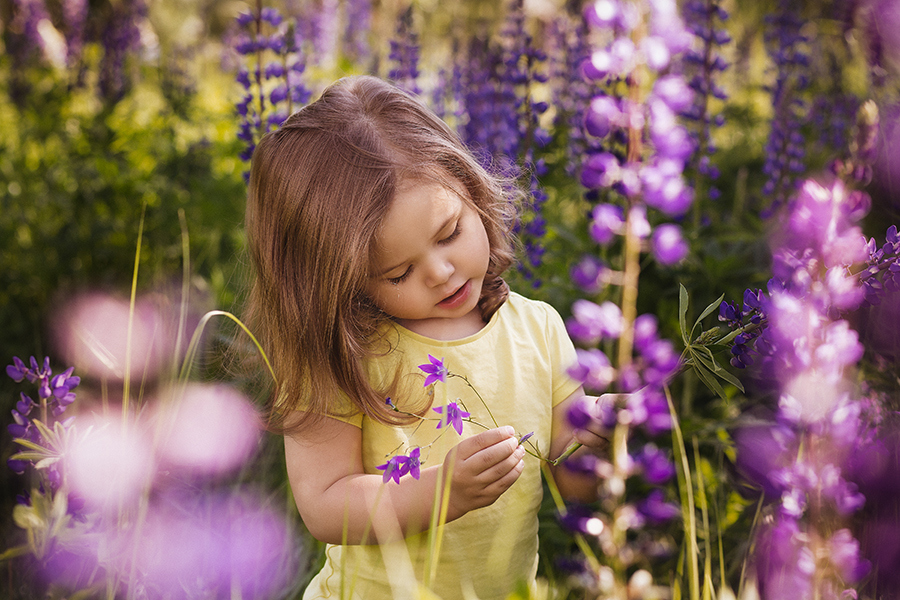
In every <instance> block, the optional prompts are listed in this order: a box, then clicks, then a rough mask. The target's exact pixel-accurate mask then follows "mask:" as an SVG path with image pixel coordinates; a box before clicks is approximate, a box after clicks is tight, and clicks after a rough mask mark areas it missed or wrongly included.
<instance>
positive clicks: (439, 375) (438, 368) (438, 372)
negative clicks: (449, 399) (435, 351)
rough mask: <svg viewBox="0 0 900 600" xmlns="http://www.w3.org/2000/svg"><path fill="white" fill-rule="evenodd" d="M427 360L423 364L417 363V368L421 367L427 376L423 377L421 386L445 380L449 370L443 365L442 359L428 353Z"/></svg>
mask: <svg viewBox="0 0 900 600" xmlns="http://www.w3.org/2000/svg"><path fill="white" fill-rule="evenodd" d="M428 360H429V361H430V362H427V363H425V364H424V365H419V368H420V369H422V371H424V372H425V373H428V376H427V377H426V378H425V385H424V386H423V387H428V386H429V385H431V384H432V383H434V382H435V381H440V382H442V383H444V382H446V381H447V375H449V373H450V372H449V371H448V370H447V367H445V366H444V359H440V360H438V359H437V358H435V357H433V356H432V355H430V354H429V355H428Z"/></svg>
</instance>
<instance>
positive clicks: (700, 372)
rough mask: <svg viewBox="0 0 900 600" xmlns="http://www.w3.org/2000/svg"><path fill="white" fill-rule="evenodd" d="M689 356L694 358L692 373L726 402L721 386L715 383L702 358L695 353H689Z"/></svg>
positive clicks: (713, 375) (726, 397)
mask: <svg viewBox="0 0 900 600" xmlns="http://www.w3.org/2000/svg"><path fill="white" fill-rule="evenodd" d="M691 356H692V357H693V358H694V364H693V367H694V372H695V373H696V374H697V377H699V378H700V380H701V381H703V383H705V384H706V387H708V388H709V389H711V390H712V391H714V392H715V393H716V394H717V395H718V396H719V397H720V398H722V400H727V399H728V396H727V395H726V394H725V390H724V389H722V386H721V385H719V382H718V381H716V376H715V374H714V373H713V372H712V369H711V368H710V367H709V366H707V363H706V362H705V361H704V358H703V357H701V356H700V355H699V354H697V353H696V352H693V351H692V352H691Z"/></svg>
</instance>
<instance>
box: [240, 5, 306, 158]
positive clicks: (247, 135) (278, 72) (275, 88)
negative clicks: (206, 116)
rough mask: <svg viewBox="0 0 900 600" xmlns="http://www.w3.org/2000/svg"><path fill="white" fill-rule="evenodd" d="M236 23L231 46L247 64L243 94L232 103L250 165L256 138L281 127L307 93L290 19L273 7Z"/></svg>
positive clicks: (302, 62)
mask: <svg viewBox="0 0 900 600" xmlns="http://www.w3.org/2000/svg"><path fill="white" fill-rule="evenodd" d="M237 24H238V26H239V27H240V33H239V35H238V36H237V38H236V41H235V46H234V48H235V50H236V51H237V53H238V54H239V55H241V56H243V57H245V60H246V61H247V64H245V65H243V66H242V67H241V68H240V70H239V71H238V74H237V81H238V83H240V85H241V87H242V88H243V90H244V93H243V96H242V98H241V100H240V101H239V102H238V103H237V105H236V109H237V113H238V115H239V116H240V117H241V122H240V133H239V134H238V137H239V138H240V139H241V140H242V141H243V142H244V143H245V144H246V146H245V149H244V152H243V153H241V158H242V159H243V160H245V161H249V160H250V157H251V156H252V155H253V150H254V149H255V148H256V144H257V143H258V142H259V139H260V138H261V137H262V136H263V135H265V134H266V133H267V132H269V131H271V130H273V129H275V128H277V127H279V126H280V125H281V124H282V123H283V122H284V120H285V119H287V117H288V116H289V115H290V114H291V113H292V112H293V110H294V106H295V105H302V104H304V103H306V102H308V101H309V98H310V95H311V91H310V90H309V89H308V88H307V87H306V85H305V83H304V82H303V77H302V76H303V73H304V71H305V70H306V59H305V55H304V53H303V52H302V47H301V46H302V38H301V37H300V36H299V34H298V30H297V26H296V24H295V23H294V22H293V21H288V20H285V18H284V17H283V16H282V15H281V13H279V12H278V11H277V10H276V9H274V8H261V9H260V10H259V11H258V12H244V13H241V14H240V15H238V17H237Z"/></svg>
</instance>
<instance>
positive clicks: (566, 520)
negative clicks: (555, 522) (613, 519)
mask: <svg viewBox="0 0 900 600" xmlns="http://www.w3.org/2000/svg"><path fill="white" fill-rule="evenodd" d="M559 521H560V523H561V524H562V526H563V527H565V528H566V529H568V530H569V531H573V532H577V533H581V534H586V535H600V533H602V532H603V521H601V520H600V519H599V518H598V517H597V516H596V515H595V514H594V512H593V511H592V510H591V509H590V508H589V507H587V506H584V505H580V504H577V505H574V506H569V507H567V509H566V513H565V514H564V515H560V516H559Z"/></svg>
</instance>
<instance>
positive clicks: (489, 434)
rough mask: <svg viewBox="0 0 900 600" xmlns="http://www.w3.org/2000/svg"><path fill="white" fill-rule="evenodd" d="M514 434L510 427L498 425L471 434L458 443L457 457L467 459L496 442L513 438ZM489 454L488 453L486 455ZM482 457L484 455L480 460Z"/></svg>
mask: <svg viewBox="0 0 900 600" xmlns="http://www.w3.org/2000/svg"><path fill="white" fill-rule="evenodd" d="M515 435H516V432H515V430H514V429H513V428H512V427H508V426H507V427H498V428H497V429H488V430H487V431H483V432H481V433H479V434H478V435H473V436H472V437H470V438H466V439H464V440H463V441H461V442H460V443H459V445H458V448H459V454H458V459H459V460H469V459H470V458H472V457H473V456H475V455H476V454H479V453H481V452H483V451H485V450H488V449H490V448H492V447H494V446H497V445H498V444H502V443H503V442H504V441H506V440H510V439H515ZM514 446H515V445H514ZM510 452H512V450H510ZM489 456H491V455H490V454H489V455H488V457H489ZM483 459H484V457H482V460H483ZM495 462H496V461H495ZM492 464H493V463H492ZM488 466H490V465H488Z"/></svg>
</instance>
